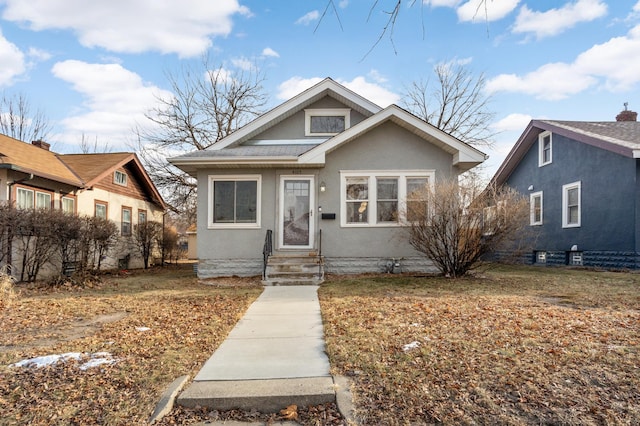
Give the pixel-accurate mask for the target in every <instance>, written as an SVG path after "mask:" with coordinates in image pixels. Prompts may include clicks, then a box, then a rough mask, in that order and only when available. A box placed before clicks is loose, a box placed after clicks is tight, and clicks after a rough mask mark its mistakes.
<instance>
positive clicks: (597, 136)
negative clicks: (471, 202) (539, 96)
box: [493, 111, 640, 269]
mask: <svg viewBox="0 0 640 426" xmlns="http://www.w3.org/2000/svg"><path fill="white" fill-rule="evenodd" d="M636 117H637V114H635V113H633V112H631V111H623V112H622V113H621V114H620V115H619V116H618V117H617V119H626V120H631V121H611V122H588V121H553V120H534V121H532V122H531V123H530V124H529V126H528V127H527V128H526V130H525V131H524V133H523V134H522V136H520V139H518V141H517V142H516V144H515V146H514V147H513V149H512V150H511V152H510V153H509V154H508V156H507V158H506V160H505V161H504V163H503V164H502V165H501V166H500V168H499V169H498V171H497V173H496V175H495V176H494V178H493V181H494V182H495V183H496V184H498V185H508V186H510V187H512V188H514V189H516V190H517V191H519V192H521V193H522V194H525V195H526V196H527V197H528V198H529V200H530V204H531V209H530V219H529V220H530V225H531V226H532V227H533V228H535V229H536V230H537V231H538V232H537V234H538V237H537V239H536V241H535V247H534V251H533V252H532V253H531V256H530V257H529V258H528V259H526V260H527V261H528V262H532V263H536V264H547V265H549V264H551V265H584V266H591V267H603V268H634V269H635V268H638V267H639V266H640V263H639V260H640V258H639V254H640V162H639V161H640V160H639V159H640V123H638V122H637V121H635V120H636Z"/></svg>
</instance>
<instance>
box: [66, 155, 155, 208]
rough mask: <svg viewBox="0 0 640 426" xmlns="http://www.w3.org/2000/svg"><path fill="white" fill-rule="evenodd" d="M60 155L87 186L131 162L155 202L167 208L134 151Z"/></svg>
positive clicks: (89, 186)
mask: <svg viewBox="0 0 640 426" xmlns="http://www.w3.org/2000/svg"><path fill="white" fill-rule="evenodd" d="M59 157H60V159H61V160H62V161H63V162H64V163H66V164H67V165H68V166H69V167H70V168H71V169H72V170H73V171H75V172H76V174H77V175H78V176H79V177H80V179H82V181H83V185H84V187H85V188H91V187H92V186H93V185H95V184H96V183H97V182H99V181H100V180H102V179H104V178H105V177H107V176H111V175H112V174H113V172H114V171H115V170H117V169H119V168H121V167H124V166H125V165H127V164H130V165H131V167H133V170H134V171H135V172H136V175H137V177H138V178H139V181H140V183H141V184H142V186H143V188H144V189H145V190H146V191H147V192H148V193H149V195H150V196H151V199H152V200H153V202H155V203H156V204H158V205H159V206H161V207H162V208H163V209H166V204H165V202H164V200H163V198H162V196H161V195H160V192H158V189H157V188H156V186H155V185H154V184H153V182H152V181H151V178H150V177H149V175H148V174H147V172H146V170H145V169H144V167H143V166H142V163H141V162H140V160H139V159H138V156H137V155H136V154H134V153H132V152H115V153H105V154H61V155H59Z"/></svg>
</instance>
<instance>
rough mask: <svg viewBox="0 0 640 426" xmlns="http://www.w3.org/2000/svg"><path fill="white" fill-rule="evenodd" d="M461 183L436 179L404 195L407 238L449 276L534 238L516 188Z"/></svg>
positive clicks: (519, 247) (522, 247)
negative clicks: (485, 186) (434, 182)
mask: <svg viewBox="0 0 640 426" xmlns="http://www.w3.org/2000/svg"><path fill="white" fill-rule="evenodd" d="M465 183H466V184H464V183H463V184H461V183H460V182H458V181H457V180H450V181H443V182H436V184H435V185H434V187H433V189H431V188H424V189H423V190H420V191H418V192H416V193H413V194H410V195H409V196H408V201H407V218H409V219H410V226H409V227H408V232H409V242H410V244H411V245H412V246H413V247H414V248H415V249H416V250H418V251H419V252H421V253H423V254H424V255H426V256H427V257H428V258H429V259H431V261H433V263H434V264H435V266H436V267H437V268H438V269H439V270H440V272H442V274H444V275H445V276H448V277H452V278H455V277H460V276H462V275H464V274H466V273H467V272H468V271H469V270H471V269H473V268H476V267H477V266H479V265H480V264H481V263H482V260H483V259H484V258H485V257H486V256H487V255H489V254H491V253H494V252H497V251H500V250H503V249H504V250H509V251H516V250H526V248H527V244H530V243H531V242H532V241H533V234H532V233H531V231H530V229H531V227H530V226H528V224H529V222H528V214H529V203H528V200H526V199H525V198H524V197H523V196H522V195H521V194H519V193H517V192H516V191H514V190H512V189H510V188H495V187H488V188H485V189H484V190H483V189H481V186H480V185H479V184H477V183H473V182H471V183H470V182H469V181H466V182H465ZM425 201H426V204H425Z"/></svg>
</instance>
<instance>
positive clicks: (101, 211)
mask: <svg viewBox="0 0 640 426" xmlns="http://www.w3.org/2000/svg"><path fill="white" fill-rule="evenodd" d="M108 208H109V203H107V202H106V201H98V200H95V216H96V217H99V218H102V219H106V218H107V210H108Z"/></svg>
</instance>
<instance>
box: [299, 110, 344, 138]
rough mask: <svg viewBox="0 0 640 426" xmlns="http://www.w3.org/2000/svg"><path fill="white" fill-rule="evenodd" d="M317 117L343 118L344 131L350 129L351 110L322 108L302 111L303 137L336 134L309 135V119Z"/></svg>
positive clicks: (331, 134) (320, 134)
mask: <svg viewBox="0 0 640 426" xmlns="http://www.w3.org/2000/svg"><path fill="white" fill-rule="evenodd" d="M318 116H325V117H329V116H336V117H338V116H343V117H344V130H347V129H348V128H349V127H351V110H350V109H349V108H322V109H305V110H304V135H305V136H333V135H337V133H311V117H318Z"/></svg>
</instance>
